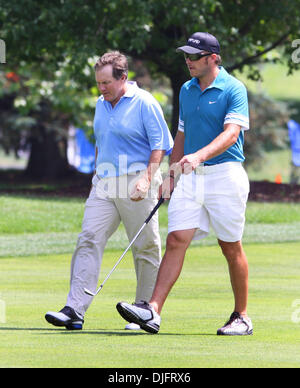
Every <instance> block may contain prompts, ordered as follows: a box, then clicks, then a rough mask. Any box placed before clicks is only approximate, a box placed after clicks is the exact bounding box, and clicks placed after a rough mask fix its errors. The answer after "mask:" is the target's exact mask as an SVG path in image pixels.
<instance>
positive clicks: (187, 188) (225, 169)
mask: <svg viewBox="0 0 300 388" xmlns="http://www.w3.org/2000/svg"><path fill="white" fill-rule="evenodd" d="M248 194H249V180H248V176H247V173H246V171H245V170H244V168H243V166H242V164H241V163H239V162H227V163H222V164H217V165H213V166H203V165H200V166H199V167H198V168H197V169H196V171H194V172H192V173H191V174H189V175H184V174H182V175H181V177H180V179H179V181H178V184H177V186H176V188H175V190H174V192H173V194H172V197H171V200H170V203H169V208H168V220H169V222H168V223H169V226H168V232H169V233H171V232H174V231H179V230H187V229H197V230H196V233H195V235H194V238H193V239H194V240H199V239H201V238H204V237H206V236H207V235H208V233H209V229H210V225H211V226H212V228H213V230H214V232H215V234H216V236H217V238H218V239H219V240H222V241H226V242H235V241H240V240H241V239H242V235H243V231H244V225H245V212H246V203H247V199H248Z"/></svg>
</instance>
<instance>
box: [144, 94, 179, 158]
mask: <svg viewBox="0 0 300 388" xmlns="http://www.w3.org/2000/svg"><path fill="white" fill-rule="evenodd" d="M142 116H143V125H144V127H145V130H146V132H147V136H148V140H149V144H150V148H151V151H154V150H164V151H166V155H168V154H170V153H171V151H172V149H173V138H172V136H171V133H170V131H169V128H168V125H167V123H166V120H165V118H164V114H163V111H162V109H161V106H160V105H159V103H158V102H157V101H156V100H155V98H154V97H153V96H151V97H150V98H149V99H147V101H144V103H143V105H142Z"/></svg>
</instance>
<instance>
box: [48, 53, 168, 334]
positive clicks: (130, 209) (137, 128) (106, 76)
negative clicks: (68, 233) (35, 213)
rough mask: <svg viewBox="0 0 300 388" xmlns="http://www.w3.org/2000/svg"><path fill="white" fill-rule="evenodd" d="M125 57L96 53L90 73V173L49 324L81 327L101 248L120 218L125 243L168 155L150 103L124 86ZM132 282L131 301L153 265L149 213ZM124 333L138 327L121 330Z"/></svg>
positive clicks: (159, 118)
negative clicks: (65, 277) (63, 296)
mask: <svg viewBox="0 0 300 388" xmlns="http://www.w3.org/2000/svg"><path fill="white" fill-rule="evenodd" d="M127 75H128V63H127V59H126V57H125V56H124V55H123V54H121V53H119V52H110V53H106V54H104V55H103V56H102V57H101V58H99V60H98V61H97V63H96V66H95V76H96V82H97V86H98V89H99V91H100V93H101V96H100V97H99V99H98V101H97V105H96V112H95V117H94V132H95V138H96V170H95V175H94V178H93V182H92V183H93V185H92V189H91V192H90V195H89V198H88V200H87V202H86V206H85V212H84V219H83V223H82V232H81V233H80V235H79V238H78V242H77V247H76V249H75V252H74V254H73V258H72V263H71V281H70V291H69V294H68V297H67V302H66V306H65V307H64V308H63V309H62V310H61V311H59V312H51V311H50V312H48V313H47V314H46V317H45V318H46V320H47V321H48V322H49V323H51V324H53V325H55V326H65V327H66V328H67V329H70V330H81V329H82V326H83V319H84V316H85V313H86V311H87V309H88V307H89V306H90V304H91V302H92V299H93V298H92V297H91V296H89V295H87V294H86V293H85V292H84V289H85V288H88V289H90V290H92V291H95V290H96V288H97V283H98V277H99V272H100V268H101V264H102V256H103V252H104V248H105V246H106V243H107V241H108V239H109V238H110V236H111V235H112V234H113V233H114V232H115V231H116V229H117V228H118V226H119V224H120V222H121V221H122V222H123V224H124V226H125V229H126V233H127V236H128V239H129V240H130V241H132V240H133V237H134V236H135V235H136V233H137V231H138V230H139V229H140V227H141V225H142V223H143V222H144V221H145V219H146V218H147V217H148V216H149V214H150V212H151V210H152V209H153V208H154V206H155V205H156V203H157V195H158V189H159V186H160V184H161V182H162V178H161V174H160V170H159V166H160V163H161V161H162V159H163V157H164V155H165V154H168V153H169V152H171V150H172V147H173V139H172V137H171V135H170V132H169V129H168V126H167V124H166V121H165V119H164V116H163V112H162V109H161V107H160V105H159V104H158V102H157V101H156V100H155V98H154V97H153V96H152V95H151V94H150V93H148V92H147V91H145V90H142V89H140V88H139V87H138V86H137V84H136V83H135V82H129V81H128V79H127ZM132 254H133V258H134V266H135V271H136V278H137V287H136V296H135V299H136V302H140V301H141V300H147V301H148V300H149V299H150V297H151V295H152V291H153V288H154V284H155V280H156V276H157V272H158V268H159V265H160V262H161V241H160V234H159V225H158V214H157V213H156V214H155V215H154V216H153V217H152V219H151V221H150V222H149V223H148V225H147V227H146V228H145V229H144V231H143V233H142V234H141V236H139V238H138V239H137V240H136V241H135V243H134V244H133V245H132ZM126 328H127V329H139V327H138V326H137V325H127V326H126Z"/></svg>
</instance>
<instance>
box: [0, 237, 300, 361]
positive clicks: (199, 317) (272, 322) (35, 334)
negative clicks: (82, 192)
mask: <svg viewBox="0 0 300 388" xmlns="http://www.w3.org/2000/svg"><path fill="white" fill-rule="evenodd" d="M245 249H246V253H247V255H248V259H249V263H250V300H249V315H250V316H251V318H252V320H253V323H254V335H253V336H249V337H219V336H216V330H217V328H218V327H220V326H221V325H222V324H223V323H224V321H225V320H226V319H227V318H228V315H229V314H230V313H231V311H232V307H233V301H232V294H231V288H230V284H229V278H228V273H227V265H226V263H225V259H223V258H222V257H221V254H220V251H219V248H218V247H216V246H206V247H205V246H203V247H191V248H190V249H189V251H188V254H187V257H186V261H185V265H184V268H183V272H182V275H181V277H180V279H179V281H178V282H177V283H176V285H175V287H174V288H173V290H172V292H171V294H170V296H169V298H168V300H167V302H166V305H165V308H164V310H163V314H162V326H161V331H160V333H159V334H158V335H151V334H147V333H144V332H126V331H125V330H123V328H124V325H125V321H123V320H122V318H121V317H120V316H119V315H118V313H117V311H116V309H115V305H116V303H117V302H118V301H120V300H126V301H133V299H134V290H135V275H134V271H133V263H132V258H131V254H128V256H126V258H125V259H124V261H123V262H122V263H121V264H120V266H119V267H118V269H117V270H116V271H115V272H114V274H113V275H112V277H111V279H110V280H109V281H108V282H107V283H106V285H105V287H104V289H103V290H102V291H101V293H100V294H99V295H98V296H97V297H96V298H95V300H94V302H93V304H92V306H91V307H90V309H89V311H88V313H87V315H86V323H85V326H84V331H82V332H68V331H65V330H64V329H61V328H55V327H53V326H50V325H49V324H47V322H46V321H45V320H44V314H45V313H46V312H47V311H48V310H53V309H54V310H57V309H59V308H61V307H62V306H63V305H64V303H65V299H66V295H67V292H68V283H69V262H70V255H55V256H49V255H48V256H47V255H45V256H40V257H39V256H30V257H17V258H0V268H1V270H0V285H1V286H0V294H1V295H0V299H1V300H2V305H3V303H4V304H5V306H6V314H5V317H6V323H0V343H1V346H0V367H25V368H28V367H47V368H50V367H55V368H64V367H100V368H109V367H111V368H117V367H119V368H121V367H124V368H150V367H153V368H159V367H160V368H166V367H168V368H193V367H194V368H202V367H221V368H226V367H228V368H231V367H232V368H233V367H234V368H236V367H257V368H266V367H272V368H284V367H299V366H300V322H299V323H297V319H296V321H295V319H292V317H293V313H294V316H295V315H296V318H297V311H295V310H296V307H292V304H293V303H295V301H297V299H299V300H300V289H299V284H300V262H299V251H300V243H299V242H297V243H296V242H295V243H289V244H286V243H285V244H253V245H251V244H249V245H246V246H245ZM121 253H122V252H121V251H116V250H113V251H106V253H105V259H104V263H103V271H102V275H101V279H102V278H104V276H105V274H106V273H107V272H108V271H109V270H110V269H111V267H112V266H113V264H114V263H115V262H116V260H117V258H118V257H119V255H120V254H121ZM2 315H3V313H2ZM0 318H1V317H0ZM2 320H3V316H2Z"/></svg>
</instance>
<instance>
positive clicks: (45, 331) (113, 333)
mask: <svg viewBox="0 0 300 388" xmlns="http://www.w3.org/2000/svg"><path fill="white" fill-rule="evenodd" d="M1 331H35V332H41V333H40V334H41V335H53V334H63V335H109V336H120V337H126V336H144V335H155V334H150V333H146V332H144V331H129V330H128V331H124V330H123V331H122V332H120V331H118V329H116V331H112V330H106V329H100V330H86V331H85V330H83V331H81V330H80V331H76V330H72V331H71V330H66V329H64V328H61V329H59V328H58V329H55V328H53V329H52V328H49V329H47V328H38V327H33V328H25V327H24V328H23V327H0V332H1ZM49 332H50V333H49ZM159 336H215V334H212V333H190V334H189V333H184V334H182V333H181V334H180V333H159Z"/></svg>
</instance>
